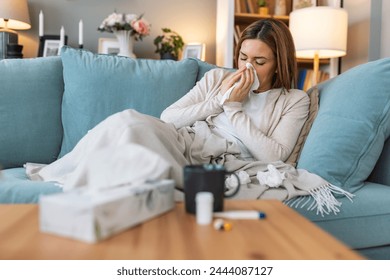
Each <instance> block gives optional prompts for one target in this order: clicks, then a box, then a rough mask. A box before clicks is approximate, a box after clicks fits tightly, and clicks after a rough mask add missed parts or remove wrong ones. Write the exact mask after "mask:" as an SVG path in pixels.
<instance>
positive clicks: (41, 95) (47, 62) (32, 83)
mask: <svg viewBox="0 0 390 280" xmlns="http://www.w3.org/2000/svg"><path fill="white" fill-rule="evenodd" d="M63 92H64V81H63V79H62V63H61V59H60V58H59V57H41V58H33V59H4V60H0V165H1V166H2V167H3V168H12V167H20V166H22V165H23V164H24V163H26V162H28V161H30V162H37V163H51V162H52V161H54V160H55V159H57V156H58V153H59V152H60V147H61V141H62V126H61V101H62V94H63Z"/></svg>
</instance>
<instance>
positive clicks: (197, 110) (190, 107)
mask: <svg viewBox="0 0 390 280" xmlns="http://www.w3.org/2000/svg"><path fill="white" fill-rule="evenodd" d="M231 74H232V72H230V71H227V70H224V69H220V68H217V69H213V70H210V71H208V72H207V73H206V74H205V75H204V77H203V78H202V79H201V80H200V81H199V82H198V83H197V84H196V86H195V87H194V88H193V89H192V90H191V91H189V92H188V93H187V94H186V95H185V96H183V97H182V98H181V99H179V100H178V101H176V102H175V103H174V104H172V105H171V106H169V107H168V108H167V109H165V110H164V111H163V113H162V114H161V119H162V120H163V121H165V122H170V123H173V124H174V125H175V126H176V128H181V127H185V126H191V125H192V124H194V123H195V122H196V121H206V122H207V123H208V125H209V126H213V125H214V124H213V117H215V116H216V115H218V114H220V113H222V112H225V114H226V116H227V118H228V120H229V121H230V124H231V125H232V127H233V128H234V130H235V134H236V135H237V136H238V137H239V138H240V140H241V142H242V143H244V145H245V146H246V147H247V149H248V150H249V152H250V153H251V154H252V155H253V157H254V158H255V159H257V160H260V161H263V162H273V161H277V160H282V161H285V160H286V159H287V158H288V156H289V155H290V154H291V152H292V150H293V148H294V146H295V144H296V141H297V139H298V136H299V133H300V131H301V128H302V126H303V124H304V122H305V120H306V118H307V115H308V111H309V104H310V100H309V97H308V95H307V94H306V93H305V92H303V91H301V90H297V89H292V90H290V91H289V92H287V91H284V90H282V89H280V88H279V89H272V90H271V91H269V92H268V94H267V98H266V101H265V105H264V107H263V110H261V111H260V110H259V114H260V115H261V116H260V117H259V118H258V123H253V118H252V119H251V118H250V117H249V116H248V115H247V114H246V113H245V112H244V110H243V104H242V103H240V102H225V103H224V105H222V106H221V105H220V102H219V101H220V99H221V97H222V95H221V94H220V87H221V84H222V81H223V80H224V79H225V78H226V77H227V76H229V75H231Z"/></svg>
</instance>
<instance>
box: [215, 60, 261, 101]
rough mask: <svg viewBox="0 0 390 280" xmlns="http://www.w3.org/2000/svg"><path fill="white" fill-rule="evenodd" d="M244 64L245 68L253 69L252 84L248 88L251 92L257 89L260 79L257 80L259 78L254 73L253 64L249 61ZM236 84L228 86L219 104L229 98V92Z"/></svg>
mask: <svg viewBox="0 0 390 280" xmlns="http://www.w3.org/2000/svg"><path fill="white" fill-rule="evenodd" d="M245 66H246V68H247V69H250V68H252V69H253V76H254V81H253V84H252V86H251V89H250V92H252V91H254V90H257V89H258V88H259V87H260V81H259V78H258V77H257V73H256V70H255V68H254V67H253V65H252V64H251V63H249V62H247V63H246V64H245ZM236 85H237V83H235V84H234V85H233V86H232V87H231V88H229V89H228V90H227V91H226V92H225V94H224V95H223V96H222V98H221V101H220V105H221V106H222V105H223V104H224V103H225V101H226V100H227V99H229V97H230V94H231V93H232V91H233V89H234V87H235V86H236Z"/></svg>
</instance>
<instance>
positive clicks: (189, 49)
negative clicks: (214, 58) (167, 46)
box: [182, 43, 206, 60]
mask: <svg viewBox="0 0 390 280" xmlns="http://www.w3.org/2000/svg"><path fill="white" fill-rule="evenodd" d="M190 57H191V58H197V59H200V60H205V58H206V47H205V44H202V43H189V44H186V45H185V46H184V51H183V57H182V58H183V59H185V58H190Z"/></svg>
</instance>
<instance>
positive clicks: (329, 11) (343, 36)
mask: <svg viewBox="0 0 390 280" xmlns="http://www.w3.org/2000/svg"><path fill="white" fill-rule="evenodd" d="M289 25H290V30H291V34H292V36H293V38H294V44H295V49H296V56H297V58H306V59H314V61H313V68H314V69H313V86H314V85H316V84H317V82H318V69H319V59H320V58H335V57H341V56H344V55H346V53H347V30H348V14H347V12H346V11H345V10H344V9H342V8H334V7H328V6H319V7H310V8H302V9H297V10H294V11H293V12H291V13H290V23H289Z"/></svg>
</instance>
